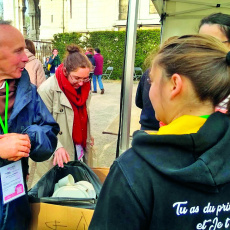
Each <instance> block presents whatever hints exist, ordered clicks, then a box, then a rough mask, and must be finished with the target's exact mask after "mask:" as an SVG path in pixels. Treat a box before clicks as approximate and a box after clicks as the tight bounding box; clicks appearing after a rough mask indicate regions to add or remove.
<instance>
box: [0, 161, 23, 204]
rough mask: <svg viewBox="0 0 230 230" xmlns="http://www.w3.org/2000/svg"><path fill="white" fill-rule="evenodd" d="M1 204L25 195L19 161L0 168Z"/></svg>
mask: <svg viewBox="0 0 230 230" xmlns="http://www.w3.org/2000/svg"><path fill="white" fill-rule="evenodd" d="M0 173H1V184H2V195H3V203H4V204H6V203H8V202H10V201H12V200H15V199H17V198H18V197H20V196H23V195H25V187H24V181H23V174H22V164H21V161H16V162H14V163H12V164H9V165H6V166H3V167H1V168H0Z"/></svg>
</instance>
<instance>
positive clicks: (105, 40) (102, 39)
mask: <svg viewBox="0 0 230 230" xmlns="http://www.w3.org/2000/svg"><path fill="white" fill-rule="evenodd" d="M125 37H126V32H125V31H97V32H90V33H88V34H87V35H82V34H80V33H75V32H73V33H62V34H56V35H54V41H53V47H55V48H57V49H58V50H59V55H60V58H61V60H62V59H63V57H64V54H65V50H66V45H69V44H77V45H79V46H81V47H82V48H84V49H85V48H86V47H94V48H96V47H97V48H100V50H101V54H102V55H103V57H104V71H105V70H106V68H107V67H108V66H113V69H114V70H113V73H112V75H111V78H113V79H119V78H121V76H122V71H123V63H124V54H125ZM159 44H160V30H159V29H153V30H138V31H137V40H136V56H135V67H142V69H143V71H144V70H145V69H146V68H148V66H145V65H144V61H145V59H146V57H147V56H148V55H149V54H150V53H151V51H152V50H153V49H155V48H156V47H157V46H158V45H159Z"/></svg>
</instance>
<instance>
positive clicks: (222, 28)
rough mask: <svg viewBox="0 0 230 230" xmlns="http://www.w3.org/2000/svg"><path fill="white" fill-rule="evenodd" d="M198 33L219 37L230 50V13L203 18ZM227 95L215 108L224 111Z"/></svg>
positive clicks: (227, 99) (227, 100)
mask: <svg viewBox="0 0 230 230" xmlns="http://www.w3.org/2000/svg"><path fill="white" fill-rule="evenodd" d="M199 34H207V35H211V36H213V37H215V38H217V39H219V40H220V41H221V42H222V43H223V44H225V45H226V46H227V48H228V50H230V15H228V14H222V13H216V14H211V15H209V16H207V17H205V18H203V19H202V20H201V22H200V25H199ZM229 98H230V97H229V96H228V97H227V98H226V99H224V100H223V101H222V102H221V103H220V104H219V105H218V106H217V109H219V110H220V111H223V112H226V108H227V104H228V102H229Z"/></svg>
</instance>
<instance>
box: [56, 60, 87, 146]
mask: <svg viewBox="0 0 230 230" xmlns="http://www.w3.org/2000/svg"><path fill="white" fill-rule="evenodd" d="M55 75H56V78H57V81H58V85H59V87H60V88H61V90H62V91H63V92H64V94H65V95H66V97H67V98H68V100H69V102H70V104H71V106H72V108H73V111H74V121H73V134H72V135H73V142H74V144H75V145H81V146H82V147H83V148H85V147H86V139H87V121H88V115H87V110H86V100H87V98H88V96H89V91H90V83H89V82H86V83H84V84H83V85H82V86H81V87H80V88H79V89H77V90H76V89H75V88H74V87H73V86H72V85H71V84H70V82H69V81H68V79H67V78H66V76H65V75H64V73H63V64H61V65H59V67H58V68H57V70H56V73H55Z"/></svg>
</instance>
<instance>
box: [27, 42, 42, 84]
mask: <svg viewBox="0 0 230 230" xmlns="http://www.w3.org/2000/svg"><path fill="white" fill-rule="evenodd" d="M25 42H26V49H25V53H26V56H27V57H28V59H29V60H28V62H27V63H26V66H25V69H26V70H27V71H28V73H29V76H30V81H31V83H33V84H34V85H36V86H37V87H39V86H40V85H41V83H42V82H43V81H45V80H46V77H45V72H44V69H43V65H42V63H41V62H40V61H39V60H38V59H37V58H36V57H35V46H34V43H33V42H32V41H31V40H29V39H25Z"/></svg>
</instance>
